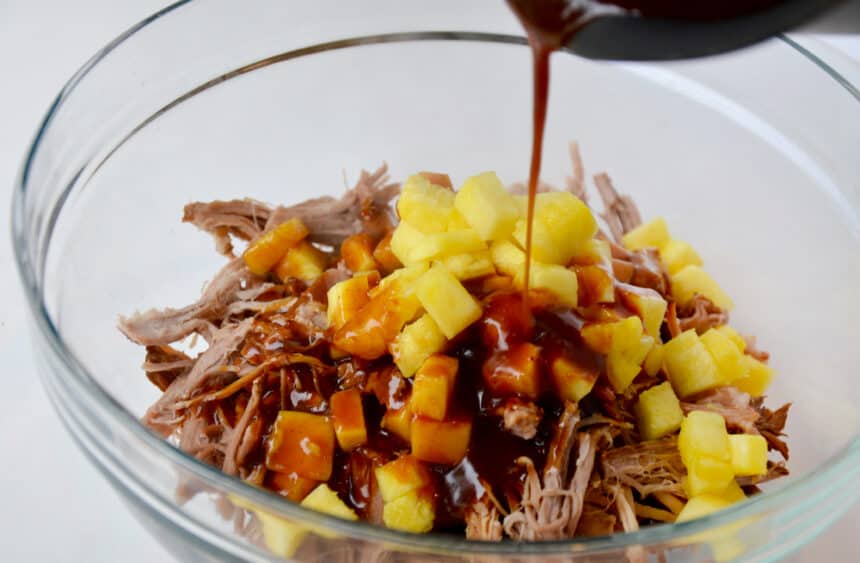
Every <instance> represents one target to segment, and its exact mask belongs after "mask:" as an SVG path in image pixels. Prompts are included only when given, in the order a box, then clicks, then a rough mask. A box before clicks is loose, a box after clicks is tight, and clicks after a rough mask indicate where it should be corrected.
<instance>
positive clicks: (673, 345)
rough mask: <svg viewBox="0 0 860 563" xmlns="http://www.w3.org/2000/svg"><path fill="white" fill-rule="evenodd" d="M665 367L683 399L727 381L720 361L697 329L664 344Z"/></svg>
mask: <svg viewBox="0 0 860 563" xmlns="http://www.w3.org/2000/svg"><path fill="white" fill-rule="evenodd" d="M663 367H664V368H665V369H666V373H667V375H668V376H669V381H670V382H671V383H672V387H674V388H675V393H677V394H678V396H679V397H680V398H682V399H685V398H687V397H689V396H691V395H695V394H696V393H700V392H702V391H707V390H708V389H713V388H714V387H718V386H720V385H723V384H724V381H723V379H722V377H721V376H720V373H719V370H718V369H717V363H716V362H715V361H714V358H713V356H711V354H710V352H708V349H707V348H705V345H704V344H702V341H701V340H699V337H698V336H697V335H696V331H695V330H694V329H690V330H688V331H686V332H683V333H681V334H679V335H678V336H676V337H675V338H673V339H672V340H670V341H669V342H667V343H666V344H664V345H663Z"/></svg>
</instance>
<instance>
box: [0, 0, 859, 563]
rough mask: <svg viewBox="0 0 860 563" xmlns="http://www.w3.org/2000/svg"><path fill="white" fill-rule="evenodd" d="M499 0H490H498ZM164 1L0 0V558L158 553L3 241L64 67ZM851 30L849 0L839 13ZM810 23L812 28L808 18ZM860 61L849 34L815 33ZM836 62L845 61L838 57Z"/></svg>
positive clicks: (830, 550)
mask: <svg viewBox="0 0 860 563" xmlns="http://www.w3.org/2000/svg"><path fill="white" fill-rule="evenodd" d="M499 1H501V0H499ZM162 5H164V0H134V1H131V0H76V1H74V2H71V1H64V0H55V1H53V2H51V1H47V0H32V1H26V2H25V1H23V0H21V1H14V0H0V295H5V296H6V303H5V304H4V305H3V306H0V361H2V365H3V367H4V368H5V369H4V370H3V373H2V375H0V377H2V378H3V380H4V381H3V392H4V398H3V405H2V408H0V560H3V561H10V562H11V561H88V562H93V563H95V562H100V561H123V562H125V563H135V562H138V561H141V562H143V561H146V562H152V561H165V560H169V556H168V554H167V553H166V552H165V551H164V550H163V549H162V548H161V547H160V546H159V545H158V544H157V543H156V542H155V541H154V540H153V539H152V538H150V537H149V536H148V535H147V534H146V532H145V531H144V530H143V529H142V528H141V527H140V526H139V525H138V524H137V523H136V522H135V521H134V520H133V519H132V518H131V516H130V515H129V514H128V513H127V512H126V510H125V507H124V506H123V505H122V504H121V503H120V501H119V499H118V498H117V496H116V495H115V494H114V493H113V491H112V490H111V489H110V488H109V486H108V484H107V483H106V482H105V481H104V480H103V479H102V477H101V476H100V475H98V474H97V473H96V471H95V470H94V469H93V468H91V467H90V466H89V465H88V463H87V462H86V460H85V459H84V458H83V456H82V454H80V453H79V452H78V451H77V449H76V448H75V446H74V445H73V443H72V442H71V440H70V439H69V438H68V436H67V435H66V433H65V431H64V429H63V428H62V426H61V425H60V422H59V420H58V419H57V417H56V416H55V415H54V413H53V411H52V410H51V407H50V406H49V404H48V401H47V398H46V397H45V394H44V392H43V391H42V388H41V386H40V384H39V382H38V379H37V377H36V374H35V370H34V368H33V365H32V360H31V354H32V352H31V349H30V344H29V338H28V335H27V332H26V328H27V321H26V308H25V305H24V303H23V297H22V296H21V291H20V288H19V282H18V278H17V274H16V272H15V270H14V265H13V260H12V250H11V244H10V240H9V236H8V233H9V203H10V200H11V191H12V184H13V181H14V178H15V174H16V173H17V170H18V166H19V163H20V161H21V158H22V156H23V154H24V151H25V150H26V148H27V146H28V144H29V142H30V140H31V138H32V135H33V133H34V131H35V128H36V126H37V124H38V122H39V120H40V119H41V118H42V116H43V114H44V112H45V111H46V109H47V107H48V105H49V104H50V102H51V101H52V99H53V98H54V96H55V95H56V93H57V92H58V91H59V89H60V88H61V87H62V85H63V83H64V82H65V81H66V80H67V79H68V78H69V77H70V76H71V74H72V73H73V72H74V71H75V70H76V69H77V68H78V67H79V66H80V65H81V64H82V63H83V62H84V61H85V60H86V59H87V58H89V57H90V55H92V54H93V53H94V52H95V51H96V50H97V49H98V48H100V47H101V46H102V45H104V44H105V43H107V42H108V41H109V40H110V39H112V38H113V37H114V36H116V35H117V34H118V33H120V32H121V31H122V30H124V29H126V28H127V27H129V26H130V25H132V24H134V23H135V22H137V21H138V20H140V19H142V18H143V17H145V16H147V15H149V14H150V13H152V12H154V11H156V10H157V9H158V8H160V7H162ZM839 19H841V20H842V21H843V23H844V22H846V21H847V22H848V25H846V26H843V27H845V28H847V29H850V28H852V27H853V30H854V32H855V33H857V31H858V30H860V1H855V2H854V6H853V7H850V8H849V9H848V10H847V11H844V12H843V13H842V15H840V16H839ZM819 28H820V26H819ZM822 40H824V41H826V42H829V43H830V44H831V45H834V46H836V47H838V48H840V49H841V50H842V51H844V52H845V53H847V54H848V55H849V56H851V57H852V58H853V59H854V61H855V62H856V63H858V64H860V36H858V35H853V36H846V35H842V36H832V35H831V36H822ZM842 64H845V63H844V62H842ZM858 533H860V507H858V508H855V509H854V510H853V511H852V512H851V513H849V514H848V515H847V516H846V517H845V518H843V519H842V521H841V522H839V523H838V524H837V525H836V526H834V527H833V528H832V529H830V530H829V531H827V532H826V533H825V534H823V535H822V536H820V537H819V538H818V539H817V540H815V541H814V542H813V543H812V544H811V545H809V546H807V547H806V548H804V549H803V550H802V551H801V552H800V553H799V554H798V555H797V556H796V559H797V560H800V561H813V560H818V561H842V560H851V559H854V560H856V557H857V556H856V554H857V551H858V548H860V538H858Z"/></svg>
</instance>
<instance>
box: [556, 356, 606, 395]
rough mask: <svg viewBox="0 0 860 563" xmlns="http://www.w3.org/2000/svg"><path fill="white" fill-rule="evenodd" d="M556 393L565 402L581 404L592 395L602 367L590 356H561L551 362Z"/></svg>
mask: <svg viewBox="0 0 860 563" xmlns="http://www.w3.org/2000/svg"><path fill="white" fill-rule="evenodd" d="M549 372H550V375H551V376H552V380H553V383H554V384H555V390H556V393H558V396H559V397H561V398H562V399H563V400H565V401H573V402H579V401H580V400H582V398H583V397H585V396H586V395H588V394H589V393H591V389H592V388H593V387H594V384H595V383H596V382H597V377H598V376H599V375H600V367H599V366H598V365H597V363H596V362H595V360H594V358H593V357H591V355H590V354H576V355H574V353H569V354H560V355H558V356H556V357H555V358H553V359H552V360H551V361H550V362H549Z"/></svg>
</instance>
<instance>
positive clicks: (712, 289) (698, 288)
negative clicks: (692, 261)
mask: <svg viewBox="0 0 860 563" xmlns="http://www.w3.org/2000/svg"><path fill="white" fill-rule="evenodd" d="M670 279H671V282H672V284H671V285H672V299H674V300H675V301H677V302H678V303H680V304H681V305H683V304H686V303H689V302H690V300H692V299H693V296H694V295H695V294H697V293H698V294H700V295H703V296H705V297H707V298H708V299H710V300H711V302H712V303H713V304H714V305H716V306H717V307H720V308H723V309H725V310H727V311H730V310H731V309H732V307H734V303H733V302H732V300H731V298H730V297H729V296H728V294H726V292H725V291H723V289H722V288H721V287H720V286H719V285H717V282H715V281H714V279H713V278H712V277H711V276H709V275H708V274H707V273H706V272H705V270H703V269H702V268H701V266H694V265H690V266H684V267H683V268H681V269H680V270H678V271H677V272H675V274H673V275H672V276H670Z"/></svg>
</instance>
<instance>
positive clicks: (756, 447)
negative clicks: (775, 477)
mask: <svg viewBox="0 0 860 563" xmlns="http://www.w3.org/2000/svg"><path fill="white" fill-rule="evenodd" d="M729 446H730V447H731V450H732V469H733V470H734V472H735V475H738V476H747V475H765V474H766V473H767V440H765V439H764V436H753V435H752V434H732V435H730V436H729Z"/></svg>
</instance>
